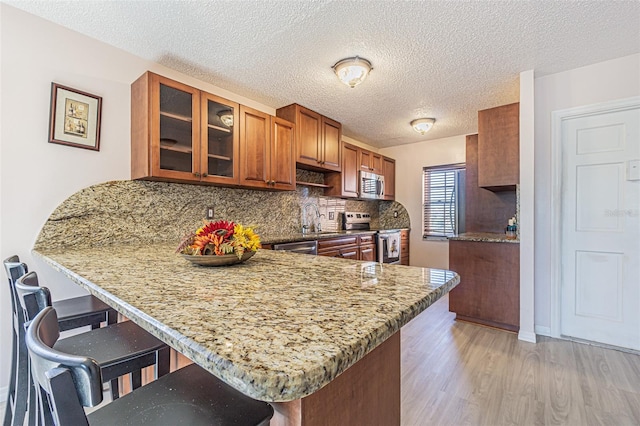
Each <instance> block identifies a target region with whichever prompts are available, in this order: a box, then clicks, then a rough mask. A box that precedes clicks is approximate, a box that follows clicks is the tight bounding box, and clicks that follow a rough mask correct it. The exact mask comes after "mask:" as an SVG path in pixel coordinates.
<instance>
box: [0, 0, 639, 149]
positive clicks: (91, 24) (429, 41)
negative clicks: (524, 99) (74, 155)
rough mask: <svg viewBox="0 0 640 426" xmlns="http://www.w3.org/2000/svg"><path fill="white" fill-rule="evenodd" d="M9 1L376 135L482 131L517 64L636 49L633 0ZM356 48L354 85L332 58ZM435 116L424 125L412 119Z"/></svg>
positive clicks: (371, 139)
mask: <svg viewBox="0 0 640 426" xmlns="http://www.w3.org/2000/svg"><path fill="white" fill-rule="evenodd" d="M5 3H8V4H11V5H13V6H15V7H18V8H20V9H23V10H25V11H27V12H30V13H33V14H35V15H39V16H42V17H44V18H46V19H48V20H51V21H53V22H56V23H59V24H61V25H63V26H65V27H69V28H71V29H74V30H76V31H79V32H81V33H84V34H86V35H89V36H91V37H94V38H97V39H99V40H102V41H104V42H106V43H109V44H111V45H114V46H116V47H119V48H122V49H124V50H126V51H129V52H131V53H133V54H135V55H138V56H141V57H143V58H146V59H149V60H152V61H155V62H158V63H160V64H163V65H165V66H167V67H170V68H173V69H175V70H178V71H181V72H183V73H185V74H188V75H191V76H193V77H195V78H198V79H200V80H203V81H206V82H210V83H212V84H215V85H217V86H219V87H223V88H225V89H228V90H230V91H233V92H235V93H237V94H239V95H243V96H246V97H248V98H251V99H254V100H256V101H259V102H262V103H264V104H266V105H269V106H272V107H274V108H278V107H281V106H284V105H288V104H290V103H293V102H296V103H299V104H301V105H304V106H306V107H308V108H311V109H313V110H315V111H317V112H319V113H321V114H324V115H327V116H329V117H331V118H333V119H335V120H338V121H340V122H341V123H342V124H343V132H344V134H345V135H347V136H350V137H352V138H355V139H357V140H360V141H362V142H365V143H368V144H370V145H373V146H377V147H386V146H393V145H401V144H406V143H413V142H418V141H422V140H429V139H438V138H443V137H448V136H455V135H461V134H467V133H473V132H476V131H477V111H478V110H479V109H484V108H490V107H493V106H497V105H502V104H506V103H511V102H517V100H518V76H519V73H520V72H521V71H525V70H530V69H533V70H535V75H536V77H537V76H541V75H545V74H551V73H556V72H560V71H564V70H568V69H572V68H577V67H580V66H584V65H589V64H592V63H596V62H600V61H604V60H608V59H613V58H618V57H621V56H626V55H630V54H634V53H638V52H640V2H639V1H637V0H633V1H541V0H536V1H412V2H409V1H366V2H363V1H329V0H324V1H274V0H271V1H228V0H224V1H222V0H214V1H164V0H162V1H114V0H110V1H98V0H94V1H15V0H5ZM355 55H359V56H361V57H364V58H367V59H369V60H370V61H371V62H372V64H373V67H374V70H373V71H372V73H371V75H370V76H369V78H368V79H367V80H366V81H365V82H364V83H363V84H361V85H360V86H358V87H356V88H355V89H350V88H348V87H347V86H345V85H343V84H342V83H340V82H339V81H338V80H337V79H336V77H335V75H334V74H333V72H332V70H331V66H332V65H333V64H334V63H335V62H336V61H337V60H339V59H341V58H344V57H348V56H355ZM419 117H435V118H436V120H437V121H436V124H435V125H434V127H433V129H432V130H431V131H430V132H429V133H428V134H427V135H425V136H421V135H419V134H417V133H415V132H414V131H413V130H412V129H411V127H410V126H409V122H410V121H411V120H413V119H415V118H419Z"/></svg>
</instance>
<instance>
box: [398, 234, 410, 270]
mask: <svg viewBox="0 0 640 426" xmlns="http://www.w3.org/2000/svg"><path fill="white" fill-rule="evenodd" d="M409 232H410V231H409V230H408V229H403V230H402V231H400V264H401V265H407V266H409Z"/></svg>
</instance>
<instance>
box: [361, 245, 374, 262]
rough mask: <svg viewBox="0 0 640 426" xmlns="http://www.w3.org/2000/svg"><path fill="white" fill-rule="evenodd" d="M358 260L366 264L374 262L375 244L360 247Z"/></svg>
mask: <svg viewBox="0 0 640 426" xmlns="http://www.w3.org/2000/svg"><path fill="white" fill-rule="evenodd" d="M360 260H364V261H367V262H375V260H376V246H375V244H365V245H361V246H360Z"/></svg>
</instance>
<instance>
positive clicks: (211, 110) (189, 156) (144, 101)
mask: <svg viewBox="0 0 640 426" xmlns="http://www.w3.org/2000/svg"><path fill="white" fill-rule="evenodd" d="M238 109H239V105H238V104H237V103H234V102H230V101H228V100H226V99H222V98H219V97H216V96H213V95H210V94H208V93H205V92H201V91H199V90H198V89H195V88H193V87H190V86H187V85H185V84H182V83H179V82H176V81H173V80H170V79H167V78H164V77H162V76H159V75H157V74H154V73H151V72H146V73H145V74H143V75H142V76H141V77H140V78H139V79H138V80H136V81H135V82H134V83H133V84H132V86H131V177H132V178H133V179H154V180H166V181H174V182H209V183H219V184H237V183H238V164H237V161H236V157H237V153H238V142H239V139H238V132H237V131H235V130H234V123H237V121H238Z"/></svg>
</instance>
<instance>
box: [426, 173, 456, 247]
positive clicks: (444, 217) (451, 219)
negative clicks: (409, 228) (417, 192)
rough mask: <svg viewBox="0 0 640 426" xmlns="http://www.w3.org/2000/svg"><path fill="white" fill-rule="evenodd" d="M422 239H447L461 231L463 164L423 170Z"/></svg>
mask: <svg viewBox="0 0 640 426" xmlns="http://www.w3.org/2000/svg"><path fill="white" fill-rule="evenodd" d="M423 179H424V181H423V224H424V232H423V236H424V237H430V236H437V237H450V236H453V235H456V234H457V233H459V232H460V230H461V226H460V225H461V223H460V220H461V217H462V215H463V214H461V212H462V206H463V200H464V165H452V166H444V167H425V168H424V169H423Z"/></svg>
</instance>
